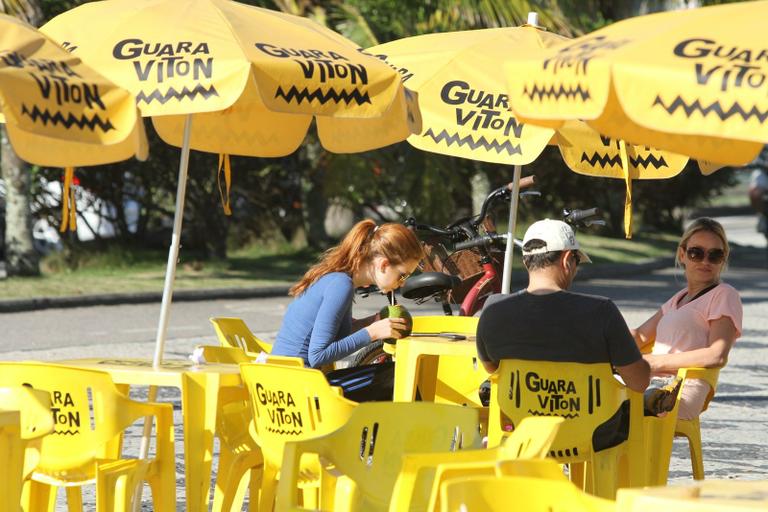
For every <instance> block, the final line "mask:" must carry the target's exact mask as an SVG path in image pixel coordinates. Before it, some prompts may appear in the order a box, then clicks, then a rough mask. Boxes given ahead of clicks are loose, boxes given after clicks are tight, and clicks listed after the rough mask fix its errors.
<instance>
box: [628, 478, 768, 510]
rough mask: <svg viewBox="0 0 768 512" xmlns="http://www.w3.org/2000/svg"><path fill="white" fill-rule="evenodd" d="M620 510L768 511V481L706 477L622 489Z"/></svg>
mask: <svg viewBox="0 0 768 512" xmlns="http://www.w3.org/2000/svg"><path fill="white" fill-rule="evenodd" d="M616 510H621V511H622V512H641V511H642V512H645V511H647V510H674V511H675V512H754V511H757V510H761V511H763V512H765V511H766V510H768V480H702V481H699V482H697V483H696V484H694V485H687V486H669V487H646V488H644V489H619V492H618V494H617V495H616Z"/></svg>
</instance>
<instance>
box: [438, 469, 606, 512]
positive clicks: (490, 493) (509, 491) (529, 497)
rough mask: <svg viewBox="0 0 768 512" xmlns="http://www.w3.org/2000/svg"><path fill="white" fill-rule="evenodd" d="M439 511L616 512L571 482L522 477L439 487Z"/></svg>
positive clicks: (476, 479) (470, 479) (480, 479)
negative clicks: (440, 505) (440, 504)
mask: <svg viewBox="0 0 768 512" xmlns="http://www.w3.org/2000/svg"><path fill="white" fill-rule="evenodd" d="M441 503H442V508H441V510H442V512H495V511H499V512H501V511H505V512H506V511H507V510H524V511H525V512H617V508H616V505H615V503H614V502H613V501H610V500H606V499H602V498H597V497H595V496H590V495H589V494H586V493H584V492H582V491H581V490H579V489H578V488H577V487H576V486H575V485H573V484H572V483H570V482H566V481H562V480H549V479H542V478H527V477H521V476H507V477H467V478H463V479H456V480H450V481H448V482H446V483H445V484H443V486H442V488H441Z"/></svg>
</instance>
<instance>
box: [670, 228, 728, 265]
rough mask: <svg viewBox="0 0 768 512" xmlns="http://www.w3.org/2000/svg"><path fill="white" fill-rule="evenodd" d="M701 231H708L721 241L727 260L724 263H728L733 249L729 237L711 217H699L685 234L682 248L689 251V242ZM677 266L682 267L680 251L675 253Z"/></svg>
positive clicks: (681, 239)
mask: <svg viewBox="0 0 768 512" xmlns="http://www.w3.org/2000/svg"><path fill="white" fill-rule="evenodd" d="M700 231H707V232H709V233H712V234H713V235H715V236H716V237H717V238H719V239H720V241H721V242H722V243H723V252H724V253H725V258H724V259H723V261H724V262H725V263H728V255H729V254H730V253H731V247H730V246H729V245H728V237H726V236H725V229H723V226H722V224H720V223H719V222H717V221H716V220H715V219H710V218H709V217H699V218H698V219H696V220H694V221H693V222H691V224H690V225H689V226H688V228H687V229H686V230H685V232H683V236H682V237H681V238H680V247H682V248H683V249H687V248H688V241H689V240H690V239H691V237H692V236H693V235H695V234H696V233H699V232H700ZM675 265H680V251H677V252H676V253H675Z"/></svg>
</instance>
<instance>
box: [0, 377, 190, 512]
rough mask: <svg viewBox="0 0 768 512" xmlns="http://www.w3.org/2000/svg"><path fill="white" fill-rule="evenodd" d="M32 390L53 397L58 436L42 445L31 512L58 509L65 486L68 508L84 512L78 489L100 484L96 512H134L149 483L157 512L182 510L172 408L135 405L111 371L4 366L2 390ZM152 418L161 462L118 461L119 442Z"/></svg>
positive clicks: (28, 492)
mask: <svg viewBox="0 0 768 512" xmlns="http://www.w3.org/2000/svg"><path fill="white" fill-rule="evenodd" d="M21 385H24V386H31V387H32V388H34V389H40V390H46V391H48V392H49V393H50V396H51V411H52V413H53V415H52V416H53V422H54V429H53V432H52V433H51V434H49V435H47V436H45V437H44V438H43V440H42V446H41V450H40V460H39V462H38V464H37V467H36V469H35V470H34V472H33V473H32V475H31V476H30V479H31V482H30V483H29V484H27V485H28V486H29V488H28V489H26V488H25V491H24V494H25V497H24V498H23V501H26V504H25V507H24V508H25V510H52V509H53V506H54V503H55V498H56V494H55V492H51V491H52V490H53V489H55V488H56V487H65V488H66V490H67V501H68V504H69V509H70V510H81V509H82V495H81V493H80V487H81V486H83V485H86V484H92V483H95V484H96V510H97V511H99V512H101V511H104V512H113V511H128V510H131V507H132V501H133V495H134V491H135V490H136V488H137V486H138V485H140V484H141V483H142V482H143V481H145V480H146V481H147V482H148V483H149V485H150V487H151V489H152V498H153V506H154V510H157V511H175V510H176V474H175V462H174V448H173V406H172V405H170V404H154V403H145V402H137V401H134V400H130V399H129V398H128V397H126V396H125V395H123V394H122V393H120V392H119V391H118V390H117V388H116V387H115V385H114V383H113V382H112V379H111V378H110V376H109V374H108V373H105V372H101V371H96V370H87V369H82V368H70V367H66V366H61V365H53V364H44V363H4V362H2V363H0V386H21ZM145 416H154V419H155V421H156V428H157V430H156V432H157V435H156V443H155V457H154V458H152V459H144V460H139V459H120V458H115V457H114V456H113V455H114V447H115V441H116V440H117V439H119V438H120V436H121V435H122V433H123V431H124V430H125V429H126V428H127V427H129V426H130V425H132V424H133V423H134V422H135V421H136V420H137V419H139V418H144V417H145Z"/></svg>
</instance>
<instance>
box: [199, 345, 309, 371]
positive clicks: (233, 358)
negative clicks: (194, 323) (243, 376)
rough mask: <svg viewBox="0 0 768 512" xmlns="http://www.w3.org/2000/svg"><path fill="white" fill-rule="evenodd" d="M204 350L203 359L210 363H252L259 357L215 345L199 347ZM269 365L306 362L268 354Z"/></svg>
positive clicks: (297, 358) (301, 363)
mask: <svg viewBox="0 0 768 512" xmlns="http://www.w3.org/2000/svg"><path fill="white" fill-rule="evenodd" d="M195 348H198V349H202V354H203V358H204V359H205V361H206V362H208V363H223V364H240V363H252V362H254V361H255V360H256V358H257V357H259V354H258V353H253V352H247V351H245V350H243V349H241V348H235V347H218V346H215V345H197V347H195ZM264 362H265V363H268V364H279V365H283V366H300V367H303V366H304V361H303V360H302V359H301V358H300V357H290V356H273V355H272V354H268V355H267V356H266V358H265V360H264Z"/></svg>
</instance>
